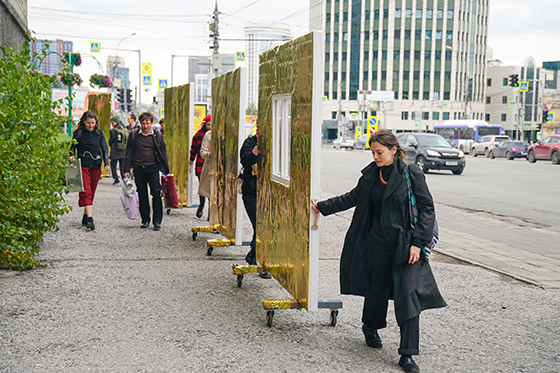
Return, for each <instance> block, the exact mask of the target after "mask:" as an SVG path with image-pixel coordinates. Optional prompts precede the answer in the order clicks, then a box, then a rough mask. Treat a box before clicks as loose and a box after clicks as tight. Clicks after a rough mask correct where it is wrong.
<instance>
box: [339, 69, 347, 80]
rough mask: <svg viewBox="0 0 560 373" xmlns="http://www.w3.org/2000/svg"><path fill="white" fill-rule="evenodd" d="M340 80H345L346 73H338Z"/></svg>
mask: <svg viewBox="0 0 560 373" xmlns="http://www.w3.org/2000/svg"><path fill="white" fill-rule="evenodd" d="M340 80H346V71H343V72H341V73H340Z"/></svg>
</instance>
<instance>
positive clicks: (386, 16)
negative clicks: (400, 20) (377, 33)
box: [383, 9, 389, 19]
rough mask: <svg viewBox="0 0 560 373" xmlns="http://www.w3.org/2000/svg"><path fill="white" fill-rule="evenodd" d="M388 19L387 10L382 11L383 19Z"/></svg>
mask: <svg viewBox="0 0 560 373" xmlns="http://www.w3.org/2000/svg"><path fill="white" fill-rule="evenodd" d="M388 18H389V9H383V19H388Z"/></svg>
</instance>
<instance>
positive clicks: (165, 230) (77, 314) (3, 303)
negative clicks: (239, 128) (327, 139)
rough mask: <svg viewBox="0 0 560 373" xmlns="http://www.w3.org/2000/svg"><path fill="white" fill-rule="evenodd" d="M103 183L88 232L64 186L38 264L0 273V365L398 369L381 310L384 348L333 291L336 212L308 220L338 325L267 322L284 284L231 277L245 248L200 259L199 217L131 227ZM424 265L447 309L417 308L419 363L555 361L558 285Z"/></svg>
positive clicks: (511, 365) (536, 367)
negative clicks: (369, 340) (314, 227)
mask: <svg viewBox="0 0 560 373" xmlns="http://www.w3.org/2000/svg"><path fill="white" fill-rule="evenodd" d="M111 183H112V180H111V179H103V180H102V181H101V183H100V185H99V188H98V194H97V196H96V200H95V207H94V217H95V222H96V230H95V231H93V232H91V231H88V230H86V229H85V228H83V227H81V224H80V221H81V216H82V211H81V209H78V207H77V196H76V195H75V194H73V195H70V196H69V197H68V203H69V204H70V205H71V206H73V207H74V211H72V212H71V213H70V214H68V215H66V216H64V217H62V221H61V222H60V224H59V227H60V230H59V231H58V232H49V233H48V234H47V235H46V236H45V240H44V243H43V244H42V250H41V253H40V255H39V260H40V261H42V262H44V263H46V264H48V265H49V266H48V267H46V268H39V269H36V270H33V271H28V272H23V273H19V272H9V271H4V270H0V351H2V353H1V355H0V356H1V357H0V372H83V371H93V372H107V371H111V372H200V371H207V372H229V371H239V372H255V371H271V372H294V371H307V372H334V371H352V372H401V370H400V368H399V367H398V365H397V362H398V357H399V356H398V354H397V348H398V341H399V332H398V327H397V326H396V322H395V318H394V313H393V312H392V310H391V307H390V311H389V315H388V328H387V329H385V330H381V331H380V335H381V338H382V339H383V345H384V347H383V348H382V349H380V350H373V349H370V348H368V347H367V346H366V345H365V343H364V340H363V336H362V332H361V308H362V301H363V300H362V299H361V298H359V297H351V296H341V295H340V294H339V289H338V265H339V261H338V259H339V257H340V250H341V247H342V242H343V239H344V234H345V232H346V229H347V227H348V225H349V223H350V220H349V219H348V218H347V216H346V215H343V214H341V215H339V216H338V215H335V216H331V217H327V218H323V217H322V218H321V219H320V220H319V229H320V231H321V255H320V258H321V259H320V271H321V272H320V285H319V287H320V288H319V295H320V298H325V299H329V298H339V299H342V300H343V302H344V308H343V309H342V310H340V313H339V318H338V324H337V326H336V327H331V326H330V324H329V312H328V310H320V311H318V312H313V313H310V312H306V311H295V310H279V311H277V312H276V313H275V316H274V322H273V325H272V327H268V326H266V312H265V311H264V310H263V309H262V306H261V300H262V299H265V298H269V299H274V298H286V297H289V295H288V294H287V292H286V291H284V290H283V289H282V288H281V287H280V285H279V284H278V283H277V282H276V281H275V280H273V279H272V280H264V279H261V278H259V277H258V276H257V275H250V274H249V275H246V276H245V279H244V281H243V286H242V287H241V288H238V287H237V282H236V278H235V276H233V275H232V273H231V265H232V264H233V263H237V264H243V261H244V260H243V258H244V257H245V254H246V252H247V251H248V248H247V247H238V246H235V247H229V248H219V247H218V248H215V249H214V252H213V255H212V256H207V255H206V244H205V239H206V238H216V235H212V234H205V233H199V235H198V239H197V241H193V240H192V238H191V230H190V228H191V226H193V225H197V226H198V225H205V221H204V220H201V219H197V218H196V217H195V209H193V208H185V209H182V210H172V211H171V214H170V215H165V216H164V220H163V226H162V230H161V231H160V232H156V231H153V230H152V229H140V222H139V221H131V220H128V219H126V217H125V215H124V212H123V211H122V207H121V206H120V202H119V193H120V188H119V187H116V186H112V185H111ZM204 217H206V213H205V214H204ZM442 236H445V237H446V238H442V241H441V243H440V244H438V246H437V248H438V249H440V250H441V251H442V252H444V250H449V251H452V250H455V249H456V248H460V247H461V246H459V244H461V243H462V244H463V245H464V247H467V246H469V245H467V244H466V243H465V241H468V242H471V241H469V240H470V239H471V237H469V236H467V235H464V234H463V235H461V234H459V232H456V231H451V230H446V231H445V232H442ZM249 237H250V225H249V222H248V219H247V218H246V217H245V225H244V237H243V239H244V240H245V241H247V240H248V239H249ZM447 237H449V238H447ZM485 245H487V242H479V243H477V244H476V245H474V246H476V247H483V246H485ZM503 249H504V250H507V248H503ZM480 255H482V254H480ZM499 258H500V256H499V255H498V256H497V259H496V262H499ZM547 260H549V259H547ZM431 264H432V268H433V271H434V274H435V277H436V280H437V281H438V285H439V287H440V290H441V291H442V293H443V296H444V298H445V299H446V301H447V303H448V304H449V307H447V308H444V309H440V310H429V311H426V312H424V313H422V316H421V337H420V353H421V355H420V356H419V357H418V358H417V359H416V361H417V362H418V364H419V366H420V368H421V370H422V371H423V372H450V371H455V372H554V371H557V369H558V367H559V366H560V345H559V344H558V338H559V329H558V328H559V323H558V319H559V318H560V291H558V290H556V289H543V288H541V287H536V286H531V285H527V284H525V283H522V282H518V281H516V280H513V279H511V278H510V277H503V276H501V275H499V274H496V273H495V272H492V271H487V270H484V269H482V268H480V267H477V266H470V265H464V264H461V263H459V262H456V261H453V260H450V259H449V258H448V257H447V256H443V255H439V254H438V253H435V254H433V256H432V258H431ZM512 267H513V265H512Z"/></svg>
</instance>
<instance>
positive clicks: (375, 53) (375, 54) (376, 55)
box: [373, 51, 379, 60]
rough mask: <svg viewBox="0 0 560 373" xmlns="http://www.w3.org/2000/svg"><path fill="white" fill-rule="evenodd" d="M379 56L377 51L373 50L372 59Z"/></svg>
mask: <svg viewBox="0 0 560 373" xmlns="http://www.w3.org/2000/svg"><path fill="white" fill-rule="evenodd" d="M378 56H379V52H378V51H373V59H374V60H376V59H377V58H378Z"/></svg>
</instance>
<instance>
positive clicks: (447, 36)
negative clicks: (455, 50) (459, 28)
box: [445, 31, 453, 40]
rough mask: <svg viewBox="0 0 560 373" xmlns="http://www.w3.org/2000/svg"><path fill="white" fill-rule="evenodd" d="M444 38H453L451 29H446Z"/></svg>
mask: <svg viewBox="0 0 560 373" xmlns="http://www.w3.org/2000/svg"><path fill="white" fill-rule="evenodd" d="M445 39H446V40H453V31H446V32H445Z"/></svg>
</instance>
